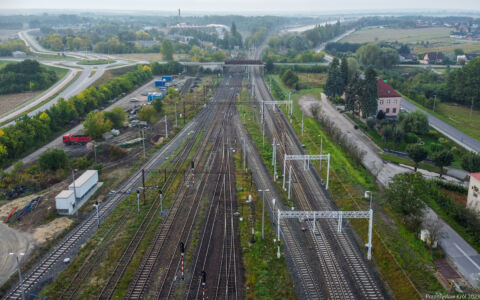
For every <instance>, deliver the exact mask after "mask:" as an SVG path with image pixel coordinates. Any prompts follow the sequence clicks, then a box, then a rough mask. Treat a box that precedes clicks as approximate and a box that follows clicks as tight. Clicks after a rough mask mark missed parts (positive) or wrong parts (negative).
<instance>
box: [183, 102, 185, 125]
mask: <svg viewBox="0 0 480 300" xmlns="http://www.w3.org/2000/svg"><path fill="white" fill-rule="evenodd" d="M183 126H185V99H184V100H183Z"/></svg>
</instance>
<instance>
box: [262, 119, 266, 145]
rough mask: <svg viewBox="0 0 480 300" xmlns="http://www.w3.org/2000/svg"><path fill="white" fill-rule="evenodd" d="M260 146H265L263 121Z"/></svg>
mask: <svg viewBox="0 0 480 300" xmlns="http://www.w3.org/2000/svg"><path fill="white" fill-rule="evenodd" d="M262 147H263V148H265V122H263V124H262Z"/></svg>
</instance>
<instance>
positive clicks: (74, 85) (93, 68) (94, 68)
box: [0, 30, 141, 127]
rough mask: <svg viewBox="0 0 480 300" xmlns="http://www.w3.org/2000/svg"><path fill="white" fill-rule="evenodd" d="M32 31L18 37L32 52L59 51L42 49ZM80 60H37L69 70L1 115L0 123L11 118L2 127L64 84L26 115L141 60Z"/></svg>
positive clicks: (71, 95) (46, 107)
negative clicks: (109, 71)
mask: <svg viewBox="0 0 480 300" xmlns="http://www.w3.org/2000/svg"><path fill="white" fill-rule="evenodd" d="M31 31H34V30H27V31H21V32H19V37H20V38H21V39H22V40H23V41H24V42H25V43H26V45H27V46H28V47H29V49H30V50H31V51H32V52H33V53H37V54H51V55H58V54H60V53H61V52H55V51H49V50H46V49H44V48H43V47H42V46H41V45H39V44H38V42H37V41H36V40H35V38H33V37H32V36H31V35H30V34H29V32H31ZM67 55H68V56H72V57H75V58H77V59H85V56H82V53H76V52H72V53H68V54H67ZM86 58H87V59H99V58H105V59H110V58H111V57H107V56H102V55H98V54H92V53H88V54H87V56H86ZM79 61H80V60H75V61H69V60H60V61H52V60H39V62H41V63H43V64H46V65H50V66H54V67H59V68H67V69H69V70H70V72H69V73H68V74H67V75H66V77H65V79H64V80H62V81H61V82H59V83H57V84H56V85H55V86H54V87H53V88H51V89H50V90H49V91H48V93H47V94H45V95H43V96H41V97H39V98H38V99H36V100H34V101H32V102H30V103H29V104H28V105H26V106H23V107H20V108H18V109H16V110H15V111H12V112H10V113H9V114H8V115H4V116H3V117H1V118H0V123H1V122H5V121H8V120H11V121H10V122H8V123H6V124H4V125H3V126H2V127H5V126H8V125H10V124H13V123H14V122H15V121H14V119H15V118H16V117H17V116H18V115H20V114H22V113H24V112H25V111H28V110H30V109H32V108H33V107H35V106H37V105H38V104H40V103H42V102H43V101H44V100H46V99H48V98H49V97H51V96H52V95H54V94H55V93H57V92H58V91H59V90H61V89H62V88H63V87H64V86H65V85H68V84H70V85H69V86H68V87H67V88H66V89H64V90H63V91H62V92H60V94H59V95H57V96H56V97H55V98H53V99H52V100H50V101H48V102H46V103H44V104H43V105H41V106H39V107H37V108H35V109H33V110H31V111H29V113H28V115H29V116H34V115H35V114H37V113H38V112H40V111H45V110H47V109H48V108H50V107H51V106H52V105H53V104H55V103H57V102H58V100H59V99H60V98H64V99H68V98H70V97H73V96H75V95H77V94H78V93H80V92H81V91H83V90H84V89H86V88H88V87H89V86H90V85H92V84H93V83H94V82H95V81H96V80H97V79H99V78H100V77H101V76H102V75H103V74H104V73H105V71H106V70H107V69H115V68H122V67H125V66H129V65H136V64H138V63H141V62H136V61H133V62H132V61H127V60H121V59H120V60H119V59H116V61H115V62H114V63H111V64H104V65H79V64H78V62H79ZM78 72H80V76H79V77H78V78H77V79H76V80H75V82H71V81H72V80H73V79H74V78H75V75H76V74H77V73H78Z"/></svg>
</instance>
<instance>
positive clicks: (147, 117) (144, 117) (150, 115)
mask: <svg viewBox="0 0 480 300" xmlns="http://www.w3.org/2000/svg"><path fill="white" fill-rule="evenodd" d="M155 113H156V111H155V108H153V107H152V106H150V105H147V106H144V107H142V109H140V111H139V112H138V119H139V120H141V121H145V122H149V123H152V122H153V121H154V119H155Z"/></svg>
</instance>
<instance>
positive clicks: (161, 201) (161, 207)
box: [158, 190, 163, 216]
mask: <svg viewBox="0 0 480 300" xmlns="http://www.w3.org/2000/svg"><path fill="white" fill-rule="evenodd" d="M158 195H159V197H160V215H162V216H163V193H162V190H158Z"/></svg>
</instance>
